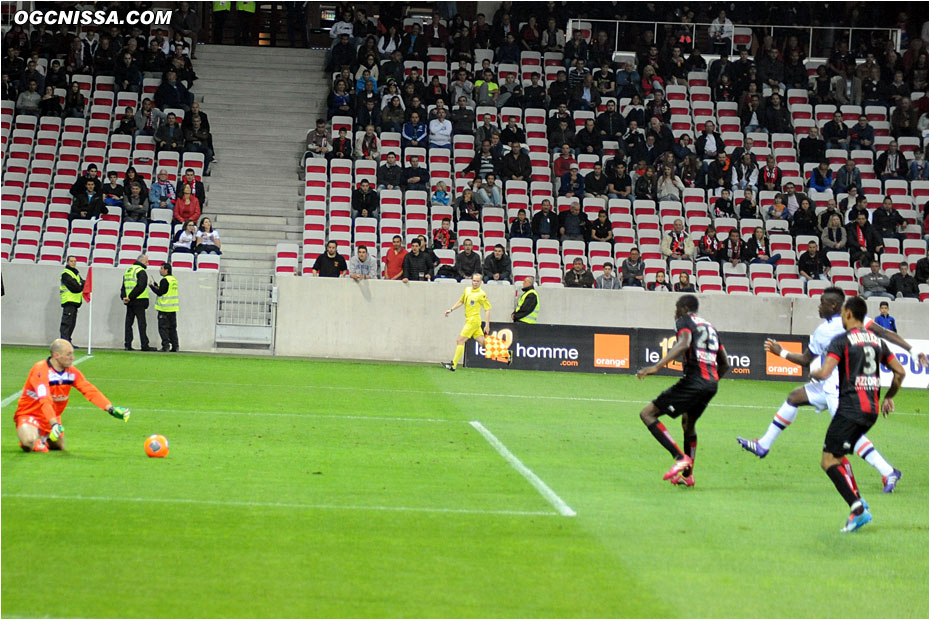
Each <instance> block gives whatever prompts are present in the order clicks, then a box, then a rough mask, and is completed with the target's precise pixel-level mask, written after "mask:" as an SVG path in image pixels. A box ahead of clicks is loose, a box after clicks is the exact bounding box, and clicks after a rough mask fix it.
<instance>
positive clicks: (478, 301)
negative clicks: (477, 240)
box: [442, 273, 491, 371]
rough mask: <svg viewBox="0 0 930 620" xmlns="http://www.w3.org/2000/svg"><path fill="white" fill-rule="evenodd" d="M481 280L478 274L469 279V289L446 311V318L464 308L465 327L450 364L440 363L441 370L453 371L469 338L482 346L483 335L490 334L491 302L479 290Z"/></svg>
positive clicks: (463, 352) (456, 342)
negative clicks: (460, 307)
mask: <svg viewBox="0 0 930 620" xmlns="http://www.w3.org/2000/svg"><path fill="white" fill-rule="evenodd" d="M482 280H483V278H482V276H481V274H480V273H476V274H474V275H473V276H472V277H471V288H467V289H465V292H464V293H462V296H461V297H459V300H458V301H457V302H455V305H454V306H452V307H451V308H449V309H448V310H446V316H449V315H450V314H452V312H454V311H455V310H456V309H457V308H458V307H459V306H465V327H463V328H462V333H460V334H459V337H458V339H457V340H456V341H455V355H454V356H452V361H451V362H442V366H443V368H445V369H446V370H452V371H454V370H455V369H456V368H457V367H458V365H459V362H460V361H461V359H462V356H464V355H465V343H466V342H467V341H468V339H469V338H474V339H475V340H477V341H478V344H480V345H481V346H484V335H485V334H489V333H491V302H489V301H488V296H487V294H485V292H484V291H483V290H481V282H482ZM481 308H484V331H482V330H481Z"/></svg>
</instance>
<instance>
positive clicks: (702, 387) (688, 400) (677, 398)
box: [652, 379, 717, 420]
mask: <svg viewBox="0 0 930 620" xmlns="http://www.w3.org/2000/svg"><path fill="white" fill-rule="evenodd" d="M715 394H717V384H716V383H698V382H696V381H691V380H689V379H682V380H681V381H679V382H678V383H676V384H675V385H673V386H672V387H670V388H668V389H667V390H665V391H664V392H662V393H661V394H659V396H658V398H656V399H655V400H654V401H652V404H653V405H655V406H656V407H657V408H658V409H659V412H660V413H663V414H665V415H668V416H669V417H672V418H677V417H678V416H680V415H681V414H683V413H687V414H688V416H689V417H690V418H691V419H692V420H697V419H698V418H699V417H701V414H702V413H704V410H705V409H707V405H708V403H710V399H712V398H713V397H714V395H715Z"/></svg>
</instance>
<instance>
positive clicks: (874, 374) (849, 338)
mask: <svg viewBox="0 0 930 620" xmlns="http://www.w3.org/2000/svg"><path fill="white" fill-rule="evenodd" d="M891 356H892V353H891V352H890V351H889V350H888V346H887V345H886V344H885V343H884V341H883V340H882V339H881V338H879V337H878V336H876V335H875V334H873V333H872V332H870V331H869V330H867V329H864V328H861V327H856V328H853V329H851V330H849V331H847V332H845V333H842V334H840V335H838V336H837V337H836V338H834V339H833V341H832V342H830V346H829V347H828V348H827V357H832V358H833V359H835V360H836V362H837V364H836V369H837V371H838V372H839V382H840V402H839V408H838V409H837V413H839V414H842V415H843V416H845V417H847V418H850V419H852V420H858V421H862V422H866V423H869V424H871V423H872V422H874V421H875V418H876V417H877V416H878V414H879V411H880V408H879V406H880V405H879V392H881V370H880V369H879V364H886V365H887V364H888V362H889V358H890V357H891Z"/></svg>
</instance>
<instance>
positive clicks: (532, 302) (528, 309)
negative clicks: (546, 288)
mask: <svg viewBox="0 0 930 620" xmlns="http://www.w3.org/2000/svg"><path fill="white" fill-rule="evenodd" d="M533 282H534V280H533V276H527V277H526V278H524V279H523V294H522V295H520V301H519V302H518V304H517V309H516V310H514V311H513V312H512V313H511V315H510V320H511V321H513V322H514V323H516V322H517V321H520V322H522V323H530V324H532V323H535V322H536V317H537V316H538V315H539V310H538V308H539V294H537V293H536V289H535V288H533Z"/></svg>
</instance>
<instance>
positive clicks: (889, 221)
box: [872, 196, 907, 241]
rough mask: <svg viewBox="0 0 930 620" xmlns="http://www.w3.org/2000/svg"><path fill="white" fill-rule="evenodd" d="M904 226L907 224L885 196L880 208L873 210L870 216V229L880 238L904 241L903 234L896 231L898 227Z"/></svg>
mask: <svg viewBox="0 0 930 620" xmlns="http://www.w3.org/2000/svg"><path fill="white" fill-rule="evenodd" d="M905 224H907V220H905V219H904V216H903V215H901V214H900V213H898V210H897V209H895V208H894V203H893V202H892V201H891V198H889V197H888V196H885V199H884V200H883V201H882V206H881V208H880V209H875V213H873V214H872V227H873V228H875V230H876V231H877V232H878V234H880V235H881V236H882V237H890V238H892V239H897V240H898V241H904V233H902V232H900V231H898V227H899V226H904V225H905Z"/></svg>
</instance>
